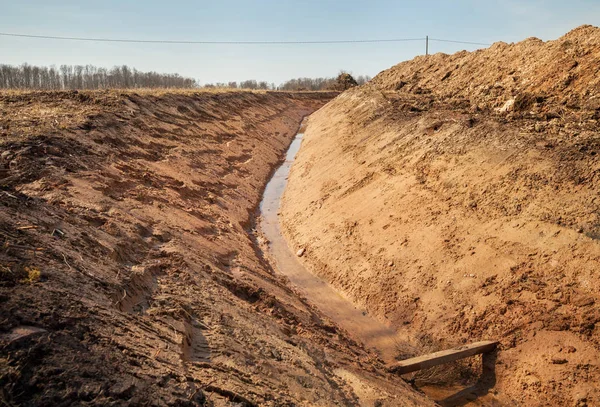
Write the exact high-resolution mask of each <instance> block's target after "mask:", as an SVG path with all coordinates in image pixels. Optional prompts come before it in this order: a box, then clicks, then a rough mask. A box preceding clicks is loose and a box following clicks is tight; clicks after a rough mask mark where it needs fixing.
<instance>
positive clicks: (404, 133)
mask: <svg viewBox="0 0 600 407" xmlns="http://www.w3.org/2000/svg"><path fill="white" fill-rule="evenodd" d="M599 66H600V30H599V29H598V28H595V27H590V26H584V27H580V28H578V29H576V30H573V31H572V32H570V33H568V34H567V35H565V36H564V37H562V38H560V39H558V40H556V41H549V42H542V41H540V40H537V39H528V40H525V41H524V42H521V43H517V44H504V43H498V44H494V45H493V46H492V47H490V48H488V49H486V50H481V51H477V52H473V53H467V52H461V53H458V54H454V55H443V54H437V55H432V56H428V57H418V58H416V59H414V60H413V61H409V62H405V63H401V64H399V65H397V66H395V67H393V68H390V69H389V70H387V71H384V72H382V73H381V74H379V75H378V76H377V77H376V78H374V79H373V81H372V82H371V83H369V84H367V85H365V86H362V87H360V88H356V89H352V90H349V91H347V92H345V93H343V94H342V95H341V96H339V97H338V98H336V99H335V100H334V101H332V102H331V103H329V104H328V105H327V106H325V107H324V108H323V109H321V110H320V111H318V112H317V113H316V114H314V115H313V116H311V119H310V121H309V124H308V128H307V130H306V133H305V136H304V141H303V144H302V147H301V149H300V152H299V154H298V157H297V158H296V162H295V163H294V166H293V167H292V171H291V174H290V179H289V184H288V189H287V190H286V193H285V194H284V200H283V206H282V219H283V228H284V232H285V234H286V236H287V237H288V238H289V240H290V241H291V242H292V246H293V247H292V248H293V250H297V249H298V248H300V247H302V248H305V252H304V255H303V257H302V258H301V261H302V262H303V263H304V264H305V266H306V267H308V268H309V270H311V271H312V272H314V273H315V274H316V275H318V276H320V277H321V278H323V279H325V280H326V281H328V282H329V283H330V284H331V285H333V286H334V287H336V288H337V289H338V290H340V291H341V292H343V293H344V294H345V295H346V296H347V297H349V298H351V299H352V301H353V302H355V303H356V304H357V305H358V306H361V307H364V308H366V309H367V310H368V311H369V312H370V313H371V314H373V315H375V316H377V317H378V318H379V319H380V320H381V321H383V322H385V323H387V324H388V325H389V326H391V327H393V328H397V329H399V330H400V333H401V334H402V333H404V336H405V341H406V344H407V345H406V348H407V349H408V350H409V351H408V352H405V353H404V354H406V353H415V352H416V353H420V352H424V351H429V350H431V349H432V348H435V347H445V346H449V345H455V344H458V343H462V342H471V341H476V340H483V339H496V340H500V341H501V346H500V352H499V354H498V356H497V360H496V364H495V370H494V372H493V374H492V377H491V378H487V379H486V380H488V381H490V380H491V383H487V384H486V385H485V386H477V385H475V386H474V387H473V388H472V391H471V394H462V395H463V396H465V397H466V398H467V400H469V399H471V400H472V399H473V398H475V397H479V396H482V395H485V398H484V404H485V403H487V404H490V403H492V402H493V401H492V400H495V399H496V401H497V402H499V403H503V404H507V405H511V404H517V405H577V406H583V405H597V403H600V394H599V389H598V382H599V381H600V357H599V356H598V355H599V350H600V326H598V324H599V323H600V290H599V287H600V274H599V273H600V266H599V264H600V263H599V260H600V244H599V243H598V238H599V236H600V201H598V191H599V190H600V178H599V177H598V176H599V174H600V159H599V155H600V138H599V136H598V134H599V131H600V126H599V124H598V120H600V87H599V80H600V75H599V71H598V69H599V68H598V67H599ZM402 353H403V350H402V349H399V354H402ZM476 367H477V366H470V367H469V366H467V369H466V370H461V371H459V373H461V372H463V373H464V372H466V373H469V369H471V370H472V369H474V368H476ZM471 373H475V372H471ZM461 374H462V373H461ZM426 379H427V380H423V383H422V384H423V385H427V384H428V383H438V384H439V382H438V381H436V380H437V378H436V377H433V376H432V377H429V378H426ZM453 379H454V380H451V381H443V380H442V382H446V383H453V384H457V383H461V380H463V379H464V382H463V383H465V384H469V383H473V380H474V375H473V374H467V377H466V378H465V377H462V378H461V377H460V374H458V376H456V377H454V378H453ZM490 387H493V389H492V390H490ZM443 393H444V392H443V391H441V390H440V388H438V389H435V390H431V392H430V394H432V395H434V394H435V397H436V398H437V399H438V400H440V401H442V402H443V404H448V405H452V403H459V404H460V403H463V402H466V401H457V400H456V399H453V398H452V397H449V398H446V399H445V400H443V399H444V398H445V397H446V396H447V394H445V395H440V394H443ZM496 393H497V394H496Z"/></svg>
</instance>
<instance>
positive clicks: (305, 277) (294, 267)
mask: <svg viewBox="0 0 600 407" xmlns="http://www.w3.org/2000/svg"><path fill="white" fill-rule="evenodd" d="M302 137H303V134H302V133H299V134H298V135H297V136H296V138H295V139H294V141H293V142H292V144H291V145H290V148H289V150H288V152H287V154H286V158H285V162H284V163H283V164H282V165H281V167H279V169H278V170H277V171H276V172H275V174H274V175H273V178H271V180H270V181H269V183H268V184H267V187H266V189H265V193H264V196H263V200H262V202H261V204H260V212H261V218H260V224H259V227H260V229H261V231H262V233H263V234H264V236H265V237H266V238H267V239H268V240H269V242H270V243H269V250H270V253H271V257H272V258H273V259H275V263H276V264H275V265H274V266H275V268H276V269H277V270H278V271H279V272H281V273H282V274H285V275H286V276H287V277H288V278H289V279H290V281H291V282H292V283H293V284H294V285H296V286H297V287H298V288H299V289H300V291H301V292H302V293H303V294H304V295H305V296H306V298H307V299H308V300H309V301H310V302H311V303H312V304H314V305H315V306H316V307H317V308H319V309H320V310H321V311H322V312H323V313H324V314H325V315H327V316H328V317H329V318H331V320H333V321H334V322H335V323H337V324H338V325H339V326H340V327H341V328H343V329H345V330H346V331H348V332H349V333H350V335H351V336H352V337H353V338H354V339H356V340H358V341H360V342H362V343H364V344H365V345H366V346H367V347H370V348H374V349H376V350H377V351H378V352H379V354H380V355H381V357H382V358H383V359H384V360H385V361H387V362H391V361H392V360H393V358H394V355H395V348H396V343H397V342H399V338H398V336H397V334H396V332H395V331H394V330H393V329H391V328H389V327H387V326H386V325H384V324H382V323H381V322H379V321H378V320H376V319H375V318H372V317H370V316H369V315H367V314H366V312H364V311H363V310H361V309H358V308H356V307H355V306H354V305H353V304H352V303H351V302H350V301H349V300H347V299H346V298H344V297H342V296H341V295H340V293H338V292H337V291H336V290H335V289H333V288H332V287H331V286H330V285H329V284H327V283H326V282H324V281H323V280H321V279H320V278H318V277H316V276H315V275H314V274H312V273H310V272H309V271H308V270H306V269H305V268H304V266H302V264H300V262H299V261H298V258H297V257H296V255H295V253H293V252H292V250H291V249H290V248H289V247H288V244H287V241H286V240H285V239H284V237H283V235H282V234H281V229H280V226H279V218H278V216H277V214H278V212H279V205H280V201H281V196H282V195H283V191H284V190H285V187H286V185H287V177H288V175H289V173H290V168H291V166H292V163H293V161H294V158H295V156H296V154H297V153H298V150H299V149H300V144H301V143H302Z"/></svg>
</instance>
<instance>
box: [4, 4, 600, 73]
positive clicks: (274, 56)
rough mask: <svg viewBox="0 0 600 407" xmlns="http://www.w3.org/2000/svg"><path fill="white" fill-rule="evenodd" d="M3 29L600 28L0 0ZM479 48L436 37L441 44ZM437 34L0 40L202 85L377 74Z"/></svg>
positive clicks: (500, 12) (489, 7)
mask: <svg viewBox="0 0 600 407" xmlns="http://www.w3.org/2000/svg"><path fill="white" fill-rule="evenodd" d="M0 10H2V12H1V13H0V33H14V34H33V35H49V36H70V37H96V38H98V37H101V38H126V39H141V40H176V41H177V40H183V41H186V40H189V41H320V40H365V39H392V38H422V37H425V36H426V35H429V36H430V37H433V38H441V39H448V40H458V41H473V42H482V43H493V42H495V41H504V42H516V41H520V40H523V39H525V38H528V37H538V38H541V39H543V40H551V39H556V38H558V37H560V36H562V35H563V34H565V33H566V32H568V31H570V30H571V29H573V28H575V27H578V26H580V25H582V24H592V25H598V22H599V21H600V1H599V0H570V1H568V2H567V1H564V0H523V1H518V0H486V1H481V0H456V1H448V0H446V1H442V0H428V1H423V0H421V1H400V0H395V1H392V0H370V1H367V0H362V1H358V0H344V1H340V0H337V1H334V0H295V1H292V0H253V1H249V0H214V1H192V0H170V1H165V0H160V1H159V0H144V1H130V0H99V1H93V2H92V1H89V0H62V1H56V0H55V1H52V0H0ZM480 47H481V46H477V45H463V44H452V43H441V42H431V43H430V52H431V53H435V52H445V53H453V52H457V51H460V50H463V49H466V50H474V49H477V48H480ZM424 53H425V42H424V41H418V42H385V43H364V44H357V43H353V44H312V45H309V44H294V45H289V44H288V45H198V44H194V45H179V44H177V45H174V44H125V43H94V42H76V41H61V40H47V39H27V38H15V37H6V36H0V64H12V65H16V64H22V63H24V62H26V63H29V64H32V65H57V66H59V65H61V64H72V65H76V64H80V65H86V64H92V65H96V66H103V67H109V68H110V67H112V66H114V65H123V64H126V65H129V66H130V67H135V68H137V69H138V70H143V71H157V72H165V73H166V72H169V73H174V72H177V73H179V74H181V75H183V76H188V77H192V78H195V79H197V80H198V81H199V82H200V83H210V82H228V81H240V80H245V79H256V80H264V81H267V82H269V83H271V82H274V83H276V84H279V83H281V82H283V81H285V80H287V79H290V78H296V77H326V76H334V75H336V74H337V73H338V72H339V71H340V70H342V69H343V70H346V71H349V72H352V73H353V74H355V75H370V76H375V75H376V74H377V73H378V72H380V71H382V70H384V69H387V68H389V67H390V66H393V65H395V64H397V63H399V62H401V61H405V60H408V59H412V58H413V57H415V56H417V55H421V54H424Z"/></svg>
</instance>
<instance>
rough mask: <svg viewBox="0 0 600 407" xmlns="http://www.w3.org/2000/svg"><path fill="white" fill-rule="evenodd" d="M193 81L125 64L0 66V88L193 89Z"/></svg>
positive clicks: (196, 84)
mask: <svg viewBox="0 0 600 407" xmlns="http://www.w3.org/2000/svg"><path fill="white" fill-rule="evenodd" d="M196 87H198V83H197V81H196V80H195V79H192V78H185V77H182V76H180V75H179V74H164V73H157V72H142V71H138V70H137V69H135V68H129V67H128V66H127V65H122V66H115V67H114V68H112V69H106V68H98V67H96V66H93V65H61V66H60V67H58V68H57V67H55V66H50V67H46V66H34V65H29V64H23V65H20V66H12V65H0V89H44V90H60V89H107V88H196Z"/></svg>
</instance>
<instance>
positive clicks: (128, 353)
mask: <svg viewBox="0 0 600 407" xmlns="http://www.w3.org/2000/svg"><path fill="white" fill-rule="evenodd" d="M333 96H334V95H333V94H326V93H314V94H309V93H306V94H285V93H265V92H263V93H260V92H257V93H252V92H230V93H227V92H225V93H211V92H200V93H197V92H196V93H195V92H176V91H175V92H163V93H161V92H141V93H134V92H127V93H119V92H114V91H111V92H100V91H98V92H53V93H22V92H9V93H3V94H0V137H1V138H2V139H1V141H0V143H1V144H0V146H1V154H0V239H1V241H0V244H1V250H0V305H1V306H0V350H1V352H0V388H1V389H2V391H1V392H0V404H2V405H7V406H13V405H26V406H33V405H35V406H61V405H98V406H100V405H102V406H104V405H153V406H165V405H171V406H187V405H189V406H197V405H206V406H257V405H261V406H262V405H265V406H269V405H273V406H274V405H277V406H292V405H323V406H329V405H357V404H359V403H364V402H365V400H366V401H368V402H369V403H371V405H372V404H373V403H378V405H388V406H393V405H432V403H431V402H430V401H428V400H427V399H426V398H425V397H424V396H422V395H421V394H419V393H417V392H415V391H414V390H412V389H411V388H410V387H409V386H408V385H407V384H406V383H405V382H403V381H402V380H401V379H400V378H398V377H396V376H392V375H388V374H387V373H386V371H385V369H384V366H383V364H382V362H381V361H380V360H379V359H378V358H377V356H376V355H375V354H373V353H372V352H369V351H366V350H365V349H364V348H363V347H362V346H360V345H359V344H357V343H356V342H355V341H353V340H352V339H351V338H350V337H349V336H348V335H347V334H346V333H345V332H343V331H342V330H340V329H338V328H337V326H336V325H335V324H333V323H332V322H331V321H329V320H327V319H326V318H325V317H323V316H322V315H321V314H320V313H319V311H318V310H316V309H314V307H312V306H311V305H309V304H308V303H307V302H306V301H305V300H304V299H303V298H302V297H300V296H299V295H298V294H297V293H296V292H295V291H294V290H292V289H291V288H290V287H289V284H288V283H287V281H286V280H285V279H284V278H282V277H280V276H278V275H276V274H275V273H274V272H273V270H272V269H271V267H270V266H269V264H268V263H267V262H266V261H265V260H264V258H263V256H262V254H261V252H260V251H259V250H258V248H257V245H256V244H255V242H254V240H253V239H252V235H251V234H250V233H249V230H250V229H251V227H252V226H253V218H254V213H255V210H256V207H257V205H258V203H259V200H260V197H261V193H262V190H263V188H264V185H265V183H266V182H267V179H268V177H269V176H270V174H271V173H272V171H273V168H274V167H275V166H276V165H277V164H278V163H279V162H280V161H281V160H282V157H283V152H284V151H285V149H286V148H287V146H288V145H289V143H290V141H291V139H292V137H293V136H294V134H295V132H296V130H297V128H298V125H299V123H300V121H301V120H302V117H303V116H305V115H307V114H310V113H311V112H313V111H314V110H316V109H318V108H319V107H321V106H322V105H323V104H324V103H326V102H327V101H328V100H330V99H331V98H332V97H333Z"/></svg>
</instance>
